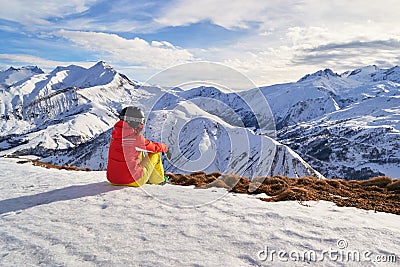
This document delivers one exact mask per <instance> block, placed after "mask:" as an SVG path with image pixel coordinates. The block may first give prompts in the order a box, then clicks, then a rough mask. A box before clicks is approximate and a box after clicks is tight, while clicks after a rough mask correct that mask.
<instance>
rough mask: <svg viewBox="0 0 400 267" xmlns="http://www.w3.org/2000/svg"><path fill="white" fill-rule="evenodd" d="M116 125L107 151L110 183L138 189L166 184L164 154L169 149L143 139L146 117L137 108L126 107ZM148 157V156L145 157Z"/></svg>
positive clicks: (163, 145) (161, 144)
mask: <svg viewBox="0 0 400 267" xmlns="http://www.w3.org/2000/svg"><path fill="white" fill-rule="evenodd" d="M119 119H120V120H119V121H118V122H117V123H116V124H115V125H114V129H113V131H112V138H111V142H110V148H109V151H108V166H107V179H108V181H109V182H110V183H112V184H114V185H128V186H135V187H139V186H142V185H143V184H145V183H147V182H150V183H151V184H160V183H163V182H164V181H165V178H164V168H163V165H162V161H161V153H160V152H167V151H168V147H167V145H166V144H163V143H156V142H151V141H149V140H147V139H146V138H145V137H144V136H143V135H142V133H141V132H142V130H143V126H144V123H145V116H144V113H143V111H142V110H140V109H139V108H137V107H126V108H124V109H122V110H121V112H120V114H119ZM146 154H147V155H146Z"/></svg>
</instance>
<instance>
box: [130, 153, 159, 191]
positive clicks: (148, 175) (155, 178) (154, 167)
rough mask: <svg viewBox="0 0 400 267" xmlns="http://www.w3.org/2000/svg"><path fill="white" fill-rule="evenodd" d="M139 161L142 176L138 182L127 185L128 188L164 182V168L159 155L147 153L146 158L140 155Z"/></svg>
mask: <svg viewBox="0 0 400 267" xmlns="http://www.w3.org/2000/svg"><path fill="white" fill-rule="evenodd" d="M141 160H142V161H141V165H142V168H143V175H142V177H141V178H140V179H139V180H137V181H135V182H133V183H130V184H128V186H135V187H139V186H142V185H144V184H145V183H147V182H150V183H151V184H159V183H162V182H164V180H165V179H164V167H163V164H162V161H161V153H148V156H146V155H144V153H142V154H141Z"/></svg>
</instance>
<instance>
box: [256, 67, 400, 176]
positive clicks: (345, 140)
mask: <svg viewBox="0 0 400 267" xmlns="http://www.w3.org/2000/svg"><path fill="white" fill-rule="evenodd" d="M261 90H262V92H263V93H264V95H265V96H266V98H267V99H268V102H269V103H270V105H271V109H272V112H273V113H274V115H275V118H276V123H277V129H278V133H277V134H278V140H280V141H281V142H282V143H284V144H287V145H288V146H290V147H291V148H293V149H294V150H295V151H297V152H298V153H299V154H301V155H302V156H303V157H304V158H305V159H306V160H307V161H308V162H309V163H310V164H311V165H312V166H313V167H314V168H316V169H317V170H319V171H320V172H321V173H322V174H323V175H325V176H327V177H346V178H348V179H365V178H368V177H372V176H377V175H383V174H385V175H388V176H391V177H397V178H398V177H400V152H399V151H400V123H399V121H400V68H399V67H394V68H390V69H379V68H378V67H376V66H368V67H364V68H360V69H357V70H354V71H348V72H345V73H343V74H341V75H338V74H335V73H334V72H333V71H331V70H329V69H328V70H323V71H318V72H316V73H314V74H310V75H306V76H304V77H303V78H301V79H300V80H299V81H298V82H296V83H288V84H280V85H275V86H270V87H265V88H261Z"/></svg>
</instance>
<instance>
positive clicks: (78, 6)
mask: <svg viewBox="0 0 400 267" xmlns="http://www.w3.org/2000/svg"><path fill="white" fill-rule="evenodd" d="M95 2H96V0H70V1H65V0H52V1H46V0H36V1H24V0H13V1H8V0H0V6H1V8H0V18H2V19H6V20H10V21H16V22H19V23H22V24H25V25H27V26H34V25H48V24H50V23H49V21H48V20H47V18H48V17H52V18H61V17H65V16H68V15H70V14H75V13H79V12H84V11H86V10H87V9H88V8H89V6H90V5H91V4H93V3H95Z"/></svg>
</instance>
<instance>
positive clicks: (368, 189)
mask: <svg viewBox="0 0 400 267" xmlns="http://www.w3.org/2000/svg"><path fill="white" fill-rule="evenodd" d="M168 176H169V177H170V181H171V183H172V184H176V185H194V186H196V187H199V188H210V187H220V188H226V189H227V190H229V191H230V192H235V193H243V194H260V193H265V194H266V195H268V196H270V198H260V199H261V200H263V201H268V202H275V201H286V200H295V201H299V202H300V203H303V201H308V200H326V201H332V202H334V203H336V204H337V205H338V206H346V207H357V208H361V209H366V210H375V211H381V212H389V213H394V214H399V215H400V180H396V179H391V178H389V177H386V176H379V177H374V178H371V179H369V180H364V181H357V180H351V181H346V180H344V179H327V180H319V179H316V178H313V177H302V178H297V179H292V178H288V177H284V176H274V177H256V178H254V179H253V181H251V180H249V179H247V178H245V177H240V176H237V175H223V174H220V173H211V174H206V173H204V172H196V173H192V174H190V175H183V174H168Z"/></svg>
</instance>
